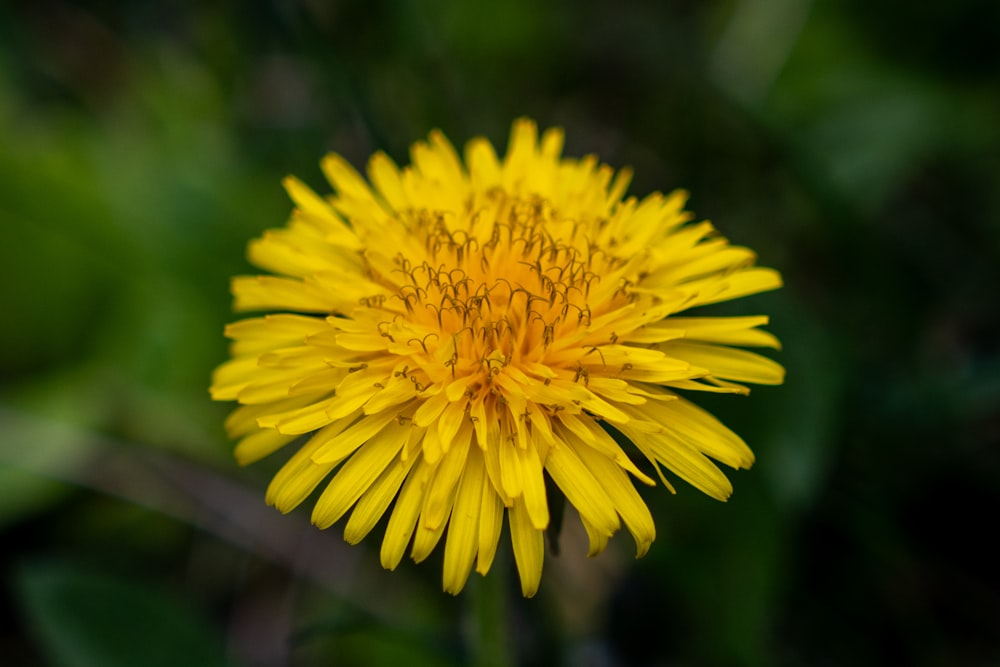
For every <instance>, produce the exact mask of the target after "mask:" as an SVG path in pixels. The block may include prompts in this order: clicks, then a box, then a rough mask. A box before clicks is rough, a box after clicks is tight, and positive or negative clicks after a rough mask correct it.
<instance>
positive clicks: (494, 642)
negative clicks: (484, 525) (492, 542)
mask: <svg viewBox="0 0 1000 667" xmlns="http://www.w3.org/2000/svg"><path fill="white" fill-rule="evenodd" d="M497 551H498V553H497V555H496V561H506V558H503V557H502V556H501V552H502V551H503V550H502V549H498V550H497ZM505 566H506V562H494V564H493V568H492V570H491V572H490V573H489V574H487V575H486V576H485V577H481V578H478V581H476V582H475V584H476V585H475V586H473V587H472V591H471V592H472V593H473V596H472V605H473V628H472V633H473V634H472V637H471V642H470V643H471V647H470V648H471V653H472V664H473V665H475V666H476V667H511V666H512V665H513V664H514V662H513V660H512V655H511V645H512V642H511V638H510V624H509V618H508V605H507V596H508V590H507V586H506V584H507V578H506V576H504V575H506V574H507V568H506V567H505Z"/></svg>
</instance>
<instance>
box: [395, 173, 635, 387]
mask: <svg viewBox="0 0 1000 667" xmlns="http://www.w3.org/2000/svg"><path fill="white" fill-rule="evenodd" d="M459 215H460V217H459V218H458V219H456V217H455V214H452V213H442V212H440V211H432V210H426V209H425V210H417V211H413V212H411V213H409V215H408V216H407V222H408V223H409V225H410V232H411V235H412V237H413V238H415V239H417V242H421V243H422V244H423V253H421V254H422V256H423V257H424V258H425V259H423V260H422V261H420V262H419V263H414V262H413V261H412V260H411V259H410V258H409V257H408V256H406V254H404V253H403V252H399V253H397V254H396V255H395V256H394V258H393V264H394V265H395V269H394V270H393V272H392V273H393V275H392V276H391V277H386V276H382V279H383V280H385V281H386V282H387V283H389V284H390V285H391V289H393V290H394V291H395V294H394V295H393V296H392V297H390V298H389V299H387V300H386V301H385V304H384V305H385V308H386V310H391V311H397V315H396V316H395V318H394V320H393V321H392V322H389V321H383V322H380V323H379V328H380V333H382V335H383V336H385V337H390V336H392V335H393V334H394V332H398V331H399V330H400V328H399V327H400V325H401V324H402V323H401V322H400V320H401V319H402V320H405V323H406V325H408V326H406V331H407V332H409V333H405V334H403V335H407V336H409V335H411V334H414V335H415V337H414V338H409V339H408V340H409V343H410V345H411V346H416V347H419V348H420V349H419V350H414V351H415V352H420V351H422V352H424V353H425V355H426V356H425V359H424V361H423V362H422V363H421V364H420V365H421V366H422V367H423V368H424V369H425V370H426V371H427V372H428V375H429V376H431V379H432V381H434V379H433V376H434V375H439V373H434V372H433V371H432V369H431V368H430V367H429V366H437V367H438V369H440V368H441V367H442V365H443V367H444V369H446V370H447V373H448V374H450V375H451V379H453V380H454V379H456V378H466V379H467V380H469V382H470V388H473V387H475V386H486V385H490V386H492V385H493V381H494V379H495V378H496V377H497V376H498V375H500V374H501V373H504V372H505V369H510V368H514V369H516V370H515V371H513V372H517V371H520V373H526V374H527V375H530V376H534V377H535V378H541V376H544V375H549V376H550V377H555V372H556V371H557V370H560V369H562V370H566V371H568V372H569V373H571V374H572V375H571V378H572V379H574V380H575V381H581V382H587V381H588V379H589V375H588V373H587V371H586V369H585V368H584V367H583V366H582V365H581V364H580V363H579V361H578V359H577V358H576V357H578V356H579V347H578V344H579V342H580V340H581V338H582V337H583V336H584V335H585V334H586V331H587V329H588V328H589V327H590V326H591V324H592V322H593V320H594V318H595V317H597V316H599V315H601V314H603V313H606V312H608V311H609V310H614V309H617V308H620V307H621V306H622V305H624V304H626V303H628V302H629V301H630V300H631V297H630V295H629V293H628V287H629V286H630V284H631V281H629V280H626V279H624V278H622V277H621V274H622V269H625V268H626V265H627V264H629V262H628V261H627V260H625V259H622V258H619V257H615V256H613V255H609V254H607V253H606V252H604V251H603V250H601V249H600V248H598V247H597V246H596V245H595V244H594V243H592V242H591V240H590V239H588V238H586V235H585V234H584V233H583V231H582V230H585V229H586V230H593V229H595V228H596V227H595V226H594V225H593V224H592V223H587V224H584V223H583V221H568V220H562V219H560V217H559V215H558V212H557V211H555V210H554V209H553V208H552V206H551V205H550V204H549V202H547V201H546V200H544V199H542V198H539V197H533V198H527V199H523V198H514V197H511V196H508V195H507V194H506V193H504V192H503V191H500V190H493V191H491V192H488V193H486V194H485V195H482V196H481V197H480V199H479V200H476V201H472V200H470V202H469V203H468V204H467V206H466V212H465V213H463V214H459ZM591 233H593V231H591ZM625 272H626V273H628V270H627V269H626V271H625ZM607 281H614V282H615V283H616V284H614V285H608V284H605V283H606V282H607ZM387 286H389V285H387ZM395 335H397V336H398V335H399V334H398V333H396V334H395ZM605 342H606V341H605ZM611 342H612V343H613V342H615V341H614V334H613V333H612V334H611ZM574 355H575V356H574ZM427 357H430V358H427ZM428 362H429V363H428ZM470 375H471V376H475V377H469V376H470ZM542 379H544V378H542ZM438 381H439V380H438ZM473 381H476V382H475V384H474V385H473V384H472V382H473Z"/></svg>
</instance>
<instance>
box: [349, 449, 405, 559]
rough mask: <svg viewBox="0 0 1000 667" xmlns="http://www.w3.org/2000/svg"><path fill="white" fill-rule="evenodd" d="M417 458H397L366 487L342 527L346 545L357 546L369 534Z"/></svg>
mask: <svg viewBox="0 0 1000 667" xmlns="http://www.w3.org/2000/svg"><path fill="white" fill-rule="evenodd" d="M418 458H420V457H418V456H411V457H408V458H407V459H402V458H401V457H397V458H396V460H395V461H394V462H393V463H391V464H390V465H389V466H388V467H387V468H386V469H385V470H383V471H382V474H381V475H380V476H379V478H378V479H377V480H375V482H374V483H372V485H371V486H369V487H368V490H367V491H365V492H364V494H363V495H362V496H361V498H360V499H359V500H358V502H357V504H356V505H355V506H354V509H353V510H352V511H351V516H350V518H348V520H347V523H346V524H345V525H344V539H345V540H347V542H348V543H350V544H357V543H358V542H360V541H361V540H363V539H364V538H365V536H366V535H368V533H369V532H371V530H372V528H374V527H375V525H376V524H377V523H378V522H379V520H380V519H381V518H382V515H383V514H385V511H386V510H387V509H388V508H389V504H390V503H392V500H393V499H394V498H395V497H396V494H397V493H398V492H399V487H400V486H401V485H402V484H403V480H404V479H405V478H406V475H407V474H408V473H409V472H410V470H411V469H412V468H413V465H414V463H415V462H416V461H417V459H418Z"/></svg>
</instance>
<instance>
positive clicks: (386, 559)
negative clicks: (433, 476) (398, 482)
mask: <svg viewBox="0 0 1000 667" xmlns="http://www.w3.org/2000/svg"><path fill="white" fill-rule="evenodd" d="M415 458H417V459H419V461H418V462H417V464H416V467H415V468H414V469H413V471H412V472H410V474H409V475H407V477H406V481H405V482H404V483H403V488H402V490H401V491H400V492H399V497H398V498H397V499H396V506H395V507H393V509H392V514H391V515H390V516H389V523H388V525H387V526H386V527H385V536H384V537H383V538H382V550H381V553H380V558H381V561H382V567H384V568H385V569H387V570H395V569H396V566H397V565H399V561H400V560H402V559H403V554H404V553H405V552H406V546H407V545H408V544H409V543H410V538H411V537H412V536H413V529H414V528H415V527H416V524H417V517H419V516H420V508H421V507H422V506H423V504H424V489H425V488H426V484H427V478H428V476H429V475H430V473H431V466H429V465H428V464H427V462H426V460H424V458H423V457H415Z"/></svg>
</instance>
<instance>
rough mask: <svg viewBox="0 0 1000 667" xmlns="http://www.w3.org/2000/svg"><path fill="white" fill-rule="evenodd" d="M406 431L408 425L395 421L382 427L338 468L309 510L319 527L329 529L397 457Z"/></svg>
mask: <svg viewBox="0 0 1000 667" xmlns="http://www.w3.org/2000/svg"><path fill="white" fill-rule="evenodd" d="M356 426H357V425H355V427H356ZM355 427H352V428H351V429H348V431H351V430H353V429H354V428H355ZM409 430H410V428H409V426H400V425H399V424H398V423H397V424H394V425H391V426H388V427H387V428H384V429H382V430H381V431H379V432H378V433H377V434H375V435H373V436H372V437H371V438H370V439H369V440H368V441H367V442H365V444H364V445H362V446H361V447H360V449H358V451H357V452H355V453H354V454H353V455H352V456H351V458H350V459H349V460H348V461H347V463H345V464H344V465H343V466H342V467H341V469H340V470H338V471H337V474H336V475H335V476H334V478H333V479H332V480H331V481H330V483H329V485H327V487H326V489H325V490H324V491H323V493H322V494H321V495H320V497H319V499H318V500H317V501H316V505H315V506H314V507H313V513H312V522H313V524H315V525H316V526H318V527H319V528H329V527H330V526H332V525H333V524H334V523H336V522H337V521H338V520H339V519H340V517H342V516H344V514H345V513H346V512H347V510H349V509H350V508H351V506H352V505H353V504H354V503H355V502H357V500H358V498H360V497H361V494H363V493H364V492H365V491H367V490H368V488H369V487H370V486H371V485H372V484H374V483H375V480H376V479H378V477H379V475H381V474H382V471H384V470H385V469H386V468H387V467H388V466H389V464H390V463H391V462H392V461H393V459H395V458H396V455H397V454H398V453H399V450H400V448H401V447H402V446H403V443H404V442H405V441H406V438H407V436H409ZM345 433H346V432H345ZM341 435H344V434H341ZM328 446H329V445H328ZM317 458H319V453H317V454H314V455H313V460H314V461H315V460H316V459H317Z"/></svg>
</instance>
